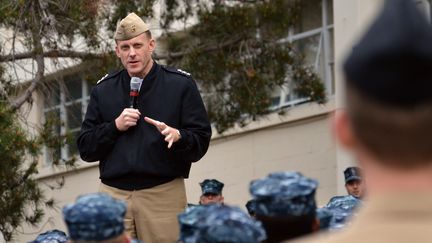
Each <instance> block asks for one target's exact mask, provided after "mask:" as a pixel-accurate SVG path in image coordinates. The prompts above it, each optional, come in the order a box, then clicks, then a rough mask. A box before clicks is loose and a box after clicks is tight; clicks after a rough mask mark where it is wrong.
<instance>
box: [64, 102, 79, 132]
mask: <svg viewBox="0 0 432 243" xmlns="http://www.w3.org/2000/svg"><path fill="white" fill-rule="evenodd" d="M66 114H67V128H68V129H74V128H77V127H80V126H81V121H82V109H81V102H76V103H73V104H72V105H68V106H66Z"/></svg>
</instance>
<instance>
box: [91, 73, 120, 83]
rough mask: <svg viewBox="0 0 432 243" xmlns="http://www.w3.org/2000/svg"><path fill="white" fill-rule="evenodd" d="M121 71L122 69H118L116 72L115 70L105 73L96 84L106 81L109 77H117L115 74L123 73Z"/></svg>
mask: <svg viewBox="0 0 432 243" xmlns="http://www.w3.org/2000/svg"><path fill="white" fill-rule="evenodd" d="M121 71H122V70H120V71H116V72H113V73H109V74H108V73H107V74H105V75H104V76H103V77H102V78H101V79H99V80H98V81H97V82H96V85H98V84H100V83H102V82H103V81H105V80H108V79H110V78H112V77H115V76H117V75H119V74H120V73H121Z"/></svg>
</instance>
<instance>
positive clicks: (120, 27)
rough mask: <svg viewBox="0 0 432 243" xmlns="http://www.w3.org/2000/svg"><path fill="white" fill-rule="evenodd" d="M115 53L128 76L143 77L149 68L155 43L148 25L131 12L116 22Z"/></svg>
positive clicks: (151, 63)
mask: <svg viewBox="0 0 432 243" xmlns="http://www.w3.org/2000/svg"><path fill="white" fill-rule="evenodd" d="M114 39H115V40H116V48H115V50H116V54H117V56H118V57H119V58H120V60H121V62H122V64H123V66H124V68H125V69H126V70H127V71H128V73H129V76H131V77H132V76H135V77H140V78H143V77H144V76H145V75H146V74H147V73H148V72H149V71H150V69H151V67H152V65H153V59H152V57H151V55H152V53H153V51H154V49H155V47H156V43H155V40H154V39H153V38H152V35H151V33H150V30H149V27H148V25H147V24H146V23H144V21H143V20H142V19H141V18H140V17H138V16H137V15H136V14H135V13H131V14H129V15H128V16H126V17H125V18H124V19H122V20H121V21H120V22H119V23H118V24H117V29H116V33H115V36H114Z"/></svg>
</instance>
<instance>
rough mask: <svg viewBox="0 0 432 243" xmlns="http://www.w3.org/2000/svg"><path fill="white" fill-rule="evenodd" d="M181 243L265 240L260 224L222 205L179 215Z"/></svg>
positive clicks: (244, 214)
mask: <svg viewBox="0 0 432 243" xmlns="http://www.w3.org/2000/svg"><path fill="white" fill-rule="evenodd" d="M179 222H180V241H181V242H183V243H198V242H202V243H218V242H224V243H259V242H262V241H263V240H264V239H265V238H266V233H265V231H264V229H263V227H262V225H261V223H260V222H258V221H255V220H254V219H252V218H250V217H249V216H248V215H247V214H246V213H245V212H243V211H242V210H241V209H240V208H237V207H231V206H227V205H222V204H211V205H200V206H196V207H193V208H191V209H188V210H186V212H185V213H183V214H180V215H179Z"/></svg>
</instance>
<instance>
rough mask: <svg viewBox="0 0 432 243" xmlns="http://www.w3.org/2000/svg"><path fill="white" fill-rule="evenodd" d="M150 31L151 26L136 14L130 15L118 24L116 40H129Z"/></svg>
mask: <svg viewBox="0 0 432 243" xmlns="http://www.w3.org/2000/svg"><path fill="white" fill-rule="evenodd" d="M148 30H149V26H148V25H147V24H146V23H144V21H143V20H142V19H141V18H140V17H138V15H136V14H135V13H130V14H128V16H126V18H124V19H122V20H121V21H120V23H118V24H117V29H116V32H115V35H114V39H115V40H129V39H132V38H134V37H136V36H138V35H140V34H142V33H144V32H146V31H148Z"/></svg>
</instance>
